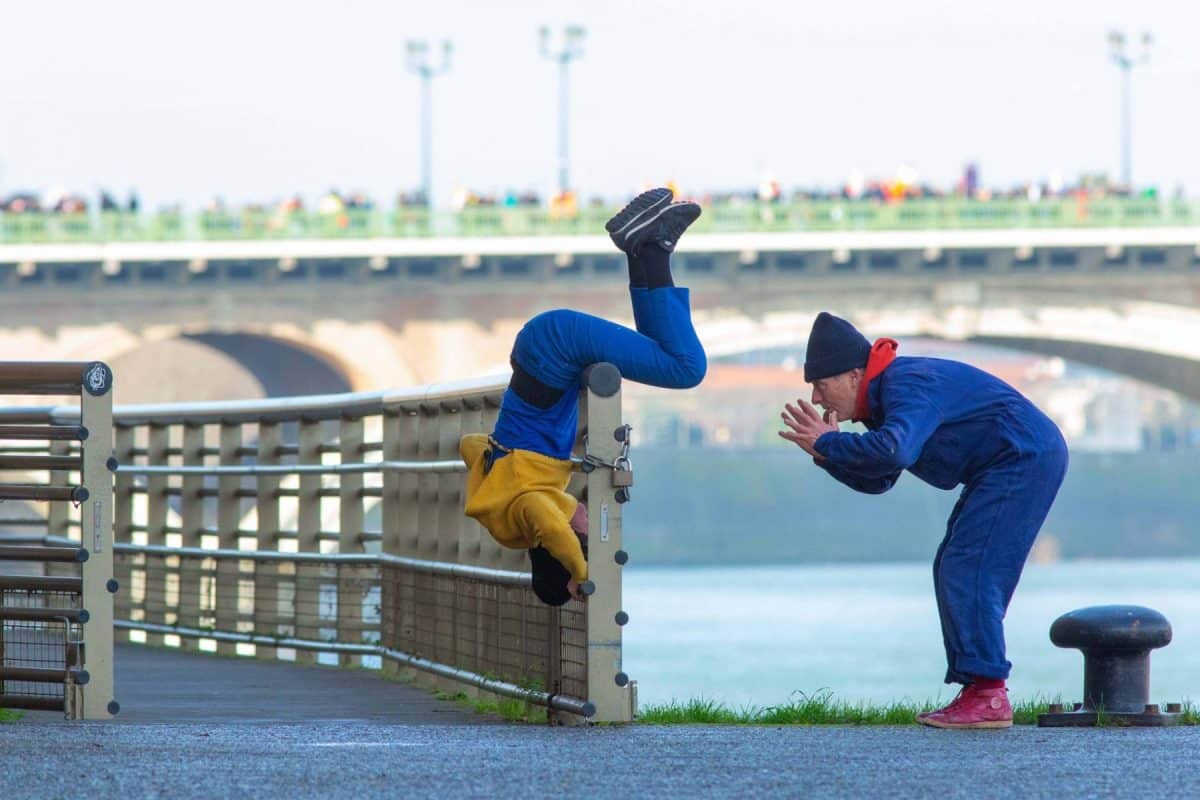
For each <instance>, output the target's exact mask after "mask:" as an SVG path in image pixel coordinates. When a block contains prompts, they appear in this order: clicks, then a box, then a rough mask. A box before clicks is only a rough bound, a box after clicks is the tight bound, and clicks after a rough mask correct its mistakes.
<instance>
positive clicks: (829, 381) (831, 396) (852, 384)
mask: <svg viewBox="0 0 1200 800" xmlns="http://www.w3.org/2000/svg"><path fill="white" fill-rule="evenodd" d="M862 376H863V370H861V369H852V370H850V371H849V372H843V373H841V374H840V375H831V376H829V377H828V378H820V379H818V380H815V381H813V384H812V402H813V405H814V406H820V407H821V408H822V409H824V410H825V411H827V412H828V411H836V412H837V415H838V419H840V420H848V419H850V418H851V417H853V416H854V404H855V403H856V402H857V400H858V384H859V382H860V381H861V380H862Z"/></svg>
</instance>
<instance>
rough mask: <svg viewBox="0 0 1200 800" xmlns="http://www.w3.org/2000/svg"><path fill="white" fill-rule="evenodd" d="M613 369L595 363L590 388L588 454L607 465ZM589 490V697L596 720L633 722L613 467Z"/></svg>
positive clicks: (614, 400)
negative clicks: (625, 655)
mask: <svg viewBox="0 0 1200 800" xmlns="http://www.w3.org/2000/svg"><path fill="white" fill-rule="evenodd" d="M606 372H607V373H608V374H607V375H606V374H605V373H606ZM613 373H616V368H615V367H613V366H612V365H609V364H602V365H597V366H596V367H593V369H592V370H591V373H590V376H589V380H588V388H587V429H588V452H589V453H590V454H591V455H593V456H597V457H598V458H600V459H602V460H603V461H605V462H607V463H612V462H613V461H614V460H615V459H616V458H617V457H618V456H620V455H621V449H622V446H621V442H619V441H618V440H617V438H616V431H617V429H618V428H620V427H621V424H622V422H621V385H620V374H619V373H616V374H615V375H614V374H613ZM587 493H588V579H589V580H590V581H591V582H592V583H593V584H595V587H596V588H595V593H593V594H592V595H591V596H590V597H588V601H587V699H588V700H590V701H591V702H592V703H593V704H594V705H595V707H596V714H595V716H593V717H592V719H593V720H595V721H597V722H630V721H632V720H633V703H632V697H631V692H630V687H629V685H628V678H627V677H626V675H625V673H624V672H623V670H622V667H621V625H622V623H623V621H624V619H625V617H624V612H623V611H622V609H621V570H622V567H621V564H620V563H618V561H617V558H618V556H617V553H618V551H621V505H620V504H619V503H618V502H617V501H616V492H615V490H614V487H613V473H612V470H610V469H606V468H597V469H595V470H593V471H592V472H590V473H589V474H588V478H587ZM621 552H623V551H621ZM618 620H620V621H618Z"/></svg>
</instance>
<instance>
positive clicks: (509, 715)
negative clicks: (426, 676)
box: [434, 692, 547, 725]
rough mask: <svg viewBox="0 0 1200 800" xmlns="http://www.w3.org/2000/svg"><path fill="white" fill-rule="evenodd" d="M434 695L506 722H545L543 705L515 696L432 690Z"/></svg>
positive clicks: (439, 698)
mask: <svg viewBox="0 0 1200 800" xmlns="http://www.w3.org/2000/svg"><path fill="white" fill-rule="evenodd" d="M434 697H436V698H437V699H438V700H448V701H450V702H452V703H457V704H459V705H460V706H463V707H465V708H469V709H471V710H472V711H474V712H475V713H476V714H486V715H490V716H498V717H500V718H501V719H503V720H505V721H507V722H529V723H534V724H539V723H540V724H543V725H544V724H545V723H546V722H547V716H546V709H545V708H544V707H542V706H539V705H534V704H533V703H526V702H525V701H524V700H518V699H516V698H515V697H497V698H481V697H469V696H467V694H466V693H465V692H457V693H456V694H447V693H445V692H434Z"/></svg>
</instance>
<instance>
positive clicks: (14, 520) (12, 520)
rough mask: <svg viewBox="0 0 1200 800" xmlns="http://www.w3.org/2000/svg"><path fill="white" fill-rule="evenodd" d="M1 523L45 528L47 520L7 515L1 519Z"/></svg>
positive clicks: (20, 526)
mask: <svg viewBox="0 0 1200 800" xmlns="http://www.w3.org/2000/svg"><path fill="white" fill-rule="evenodd" d="M0 525H12V526H16V527H18V528H44V527H46V520H44V519H27V518H24V517H6V518H4V519H0ZM5 538H7V537H5Z"/></svg>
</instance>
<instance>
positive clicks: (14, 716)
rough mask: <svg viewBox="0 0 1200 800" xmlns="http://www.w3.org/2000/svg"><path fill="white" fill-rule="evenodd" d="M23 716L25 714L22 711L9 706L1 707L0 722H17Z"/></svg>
mask: <svg viewBox="0 0 1200 800" xmlns="http://www.w3.org/2000/svg"><path fill="white" fill-rule="evenodd" d="M22 716H24V715H23V714H22V713H21V712H20V711H13V710H12V709H8V708H0V724H3V723H5V722H16V721H17V720H19V719H20V718H21V717H22Z"/></svg>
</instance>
